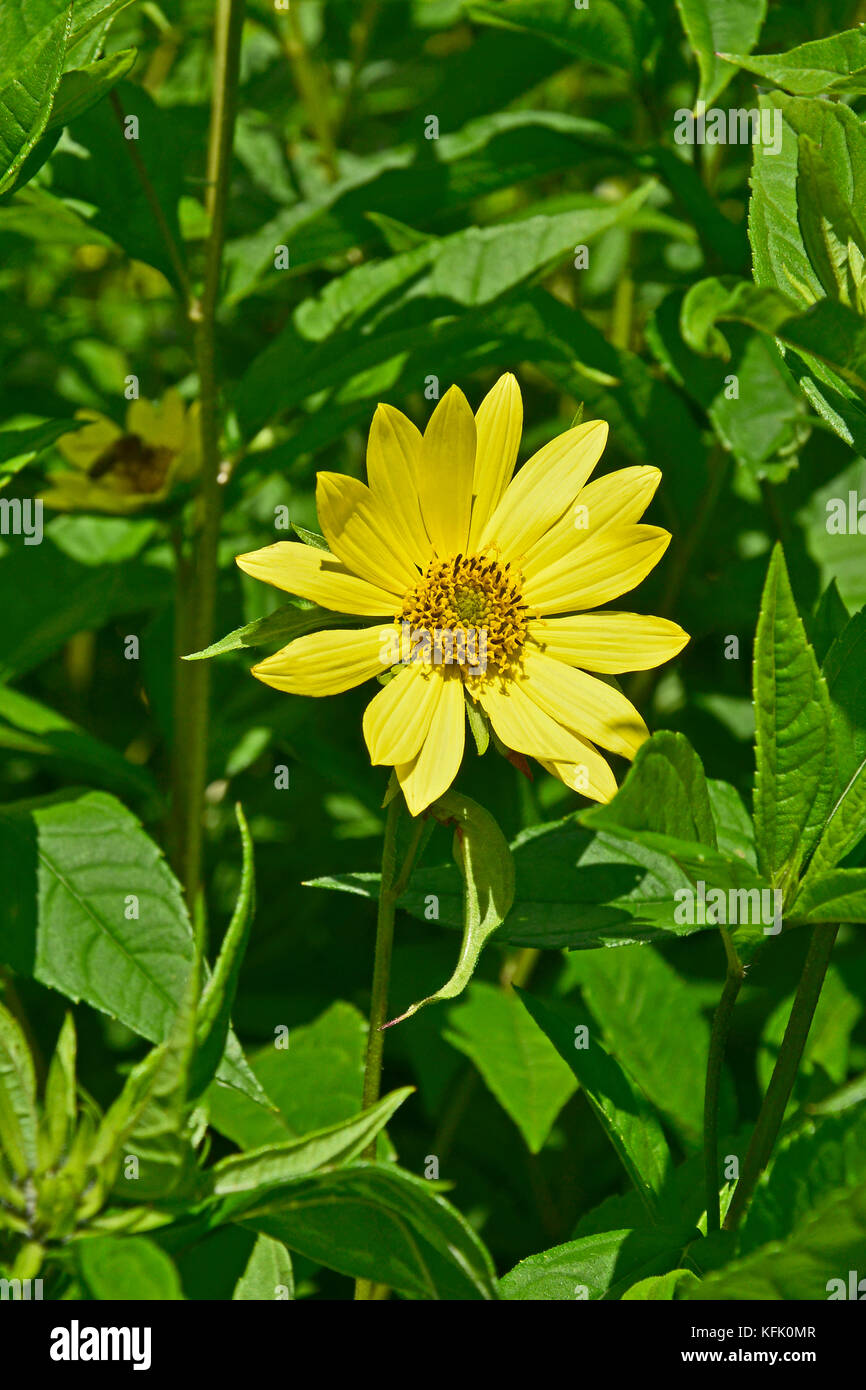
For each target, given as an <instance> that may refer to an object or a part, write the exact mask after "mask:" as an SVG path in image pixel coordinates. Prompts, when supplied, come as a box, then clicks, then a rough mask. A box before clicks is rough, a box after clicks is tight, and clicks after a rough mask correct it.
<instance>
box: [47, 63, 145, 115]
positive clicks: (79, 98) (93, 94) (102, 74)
mask: <svg viewBox="0 0 866 1390" xmlns="http://www.w3.org/2000/svg"><path fill="white" fill-rule="evenodd" d="M137 57H138V53H137V51H136V50H135V49H134V48H124V49H121V50H120V51H119V52H118V53H112V54H111V56H110V57H109V58H99V59H97V61H96V62H95V63H88V64H87V65H86V66H85V67H82V68H75V69H73V70H72V71H67V72H65V73H64V74H63V76H62V77H61V79H60V85H59V87H58V88H57V93H56V95H55V97H54V104H53V106H52V108H51V115H50V117H49V119H48V124H47V126H46V127H45V129H46V130H54V129H56V128H57V127H59V126H65V125H69V123H70V121H74V120H75V119H76V117H78V116H81V115H83V114H84V112H85V111H87V110H88V109H89V108H90V107H91V106H95V105H96V103H97V102H98V101H100V100H101V99H102V97H104V96H105V95H106V93H108V92H110V91H111V89H112V88H113V87H116V86H117V84H118V82H119V81H120V80H121V78H123V77H125V76H126V74H127V73H128V72H129V70H130V68H131V67H132V66H133V64H134V63H135V60H136V58H137Z"/></svg>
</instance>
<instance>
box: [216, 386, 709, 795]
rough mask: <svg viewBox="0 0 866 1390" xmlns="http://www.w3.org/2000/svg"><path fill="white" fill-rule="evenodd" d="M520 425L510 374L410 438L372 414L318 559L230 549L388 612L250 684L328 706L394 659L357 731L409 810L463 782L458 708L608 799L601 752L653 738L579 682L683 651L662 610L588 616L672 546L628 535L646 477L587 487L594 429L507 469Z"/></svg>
mask: <svg viewBox="0 0 866 1390" xmlns="http://www.w3.org/2000/svg"><path fill="white" fill-rule="evenodd" d="M522 420H523V408H522V402H521V398H520V390H519V388H518V385H517V382H516V381H515V379H514V377H513V376H511V375H506V376H503V377H501V378H500V380H499V381H498V382H497V383H496V385H495V386H494V387H493V389H492V391H490V393H489V394H488V395H487V397H486V398H485V400H484V401H483V402H482V404H481V407H480V409H479V411H478V413H477V415H475V416H473V414H472V411H471V409H470V407H469V404H468V402H467V401H466V398H465V396H464V395H463V393H462V392H461V391H459V390H458V389H457V388H456V387H452V388H451V390H450V391H449V392H448V393H447V395H445V396H444V397H443V398H442V400H441V401H440V402H439V404H438V405H437V407H436V409H435V410H434V412H433V415H432V416H431V418H430V421H429V423H428V425H427V429H426V431H425V433H424V435H423V436H422V435H421V434H420V433H419V431H418V430H417V429H416V428H415V426H414V425H413V424H412V423H411V422H410V421H409V420H407V419H406V417H405V416H404V415H402V414H401V413H400V412H399V411H398V410H395V409H393V408H392V407H391V406H387V405H380V406H379V407H378V409H377V411H376V414H375V416H374V419H373V424H372V428H371V430H370V440H369V446H368V450H367V476H368V480H369V486H365V485H364V484H363V483H361V482H359V481H358V480H357V479H355V478H349V477H344V476H343V475H341V474H337V473H320V474H319V475H318V482H317V490H316V503H317V508H318V513H319V520H320V524H321V527H322V531H323V532H324V535H325V538H326V540H327V542H328V546H329V550H319V549H315V548H313V547H311V546H307V545H304V544H301V543H293V542H288V543H287V542H280V543H278V544H276V545H270V546H266V547H265V548H264V549H263V550H257V551H254V552H252V553H251V554H248V555H240V556H238V560H237V563H238V564H239V565H240V567H241V569H243V570H245V571H246V572H247V573H248V574H251V575H253V576H254V577H255V578H257V579H263V580H266V581H267V582H268V583H270V584H275V585H276V586H277V587H278V588H280V589H285V590H288V592H289V593H292V594H295V595H298V596H299V597H302V598H307V599H312V600H314V601H315V602H316V603H319V604H320V605H322V606H323V607H325V608H329V609H332V610H335V611H336V612H339V613H351V614H357V615H358V616H359V617H367V618H380V619H382V622H381V623H380V624H376V625H374V626H367V627H363V628H361V629H360V630H358V631H345V630H343V631H333V632H328V631H325V632H317V633H313V634H310V635H308V636H304V637H299V638H298V639H297V640H296V641H294V642H291V643H290V644H289V645H288V646H287V647H285V648H284V649H283V650H282V651H279V652H277V653H276V654H275V655H274V656H271V657H268V658H267V659H266V660H265V661H262V662H260V663H259V664H258V665H257V666H254V667H253V675H255V676H257V677H258V679H259V680H261V681H264V682H265V683H266V684H267V685H271V686H274V687H275V688H276V689H277V690H285V691H289V692H291V693H293V694H299V695H333V694H337V693H338V692H339V691H343V690H348V689H349V688H350V687H352V686H355V685H358V684H360V683H361V682H362V681H364V680H367V679H369V678H370V677H372V676H375V675H377V674H380V673H382V671H383V670H386V669H388V668H391V667H392V666H394V667H396V669H397V671H398V674H397V675H396V676H395V677H394V678H393V679H391V680H390V681H388V683H387V684H386V685H385V686H384V689H382V690H380V691H379V693H378V694H377V695H375V696H374V698H373V699H372V700H371V702H370V704H369V705H368V707H367V710H366V712H365V715H364V736H365V738H366V741H367V746H368V748H369V751H370V757H371V759H372V761H373V763H377V764H379V763H381V764H386V765H387V764H390V765H392V766H393V767H394V769H395V771H396V774H397V778H398V779H399V782H400V785H401V787H402V790H403V793H404V795H405V798H406V803H407V805H408V807H409V810H410V811H411V813H412V814H413V815H418V814H419V813H420V812H421V811H423V810H424V809H425V807H427V806H429V805H430V804H431V802H433V801H435V800H436V799H437V798H438V797H439V796H441V795H442V794H443V793H444V792H445V791H447V789H448V787H449V786H450V785H451V783H452V782H453V780H454V778H455V776H456V775H457V771H458V768H459V767H460V762H461V759H462V756H463V748H464V738H465V722H466V715H465V702H466V701H467V700H469V701H472V702H474V703H475V704H476V705H477V706H480V707H481V709H482V710H483V711H484V712H485V714H486V715H487V717H488V718H489V721H490V724H491V725H492V727H493V730H494V731H495V733H496V735H497V736H498V738H499V740H500V741H501V742H502V743H503V744H505V745H506V746H507V748H509V749H512V750H514V751H515V752H517V753H523V754H529V755H531V756H532V757H534V758H536V759H537V760H538V761H539V762H540V763H541V764H542V766H543V767H545V768H547V769H548V771H550V772H552V773H553V774H554V775H555V776H557V777H559V778H560V779H561V780H562V781H563V782H565V783H566V785H568V786H570V787H572V788H574V789H575V790H579V791H581V792H583V793H584V794H585V795H586V796H588V797H592V798H594V799H595V800H598V801H607V800H609V799H610V797H612V796H613V794H614V792H615V791H616V781H615V779H614V776H613V773H612V772H611V770H610V767H609V766H608V764H607V762H606V760H605V758H604V757H603V756H602V754H601V753H600V752H599V751H598V750H599V748H603V749H607V750H608V751H610V752H612V753H619V754H622V755H624V756H625V757H627V758H630V757H633V756H634V753H635V752H636V750H637V749H638V748H639V746H640V744H641V743H642V742H643V740H644V739H645V738H646V737H647V736H648V731H647V728H646V725H645V724H644V722H643V720H642V719H641V716H640V715H639V714H638V712H637V710H636V709H635V708H634V706H633V705H632V704H630V702H629V701H628V700H627V699H626V698H625V696H624V695H622V694H621V693H620V692H619V691H618V690H617V689H615V688H614V687H613V686H612V685H611V684H609V683H607V682H606V681H604V680H599V679H598V675H597V674H595V675H594V674H590V673H591V672H595V673H598V674H601V675H606V674H615V673H618V672H622V671H632V670H644V669H647V668H649V667H651V666H657V665H659V664H661V663H662V662H663V661H667V660H669V659H670V658H671V657H673V656H675V655H676V653H677V652H679V651H680V650H681V648H682V647H683V646H684V645H685V643H686V642H687V641H688V636H687V634H686V633H685V632H683V630H682V628H680V627H678V626H677V625H676V624H675V623H672V622H668V621H667V620H665V619H663V618H652V617H644V616H642V615H640V614H636V613H615V612H608V611H605V612H601V613H591V612H588V611H587V610H589V609H591V608H595V607H597V606H598V605H599V604H602V603H607V602H608V601H609V600H611V599H614V598H617V597H618V596H619V595H620V594H624V593H626V592H627V591H628V590H629V589H632V588H634V586H635V585H636V584H639V583H640V581H641V580H642V579H643V578H644V576H645V575H646V574H647V573H648V572H649V571H650V570H651V569H652V567H653V565H655V564H656V562H657V561H658V560H659V559H660V557H661V555H662V554H663V552H664V550H665V549H666V547H667V544H668V542H669V540H670V535H669V533H668V532H667V531H662V530H660V529H659V528H658V527H656V526H643V525H639V524H638V519H639V517H640V516H642V514H643V512H644V510H645V509H646V507H647V506H648V504H649V502H650V499H651V497H652V495H653V493H654V491H655V489H656V487H657V486H658V482H659V479H660V477H661V474H660V472H659V470H658V469H657V468H650V467H633V468H624V469H621V470H620V471H618V472H615V473H611V474H608V475H607V476H606V477H602V478H598V479H596V480H595V481H594V482H589V477H590V474H591V473H592V470H593V468H594V467H595V465H596V463H597V462H598V460H599V458H600V457H601V454H602V451H603V449H604V445H605V441H606V439H607V425H606V424H605V423H604V422H603V421H601V420H593V421H590V422H589V423H587V424H581V425H577V426H576V427H575V428H573V429H570V430H567V431H566V432H565V433H564V434H562V435H560V436H559V437H558V438H556V439H554V440H552V441H551V442H550V443H549V444H546V445H545V446H544V448H542V449H540V450H539V451H538V453H536V454H535V455H533V457H532V458H531V459H530V460H529V462H528V463H526V464H524V466H523V467H522V468H521V469H520V470H519V472H518V473H517V474H516V476H514V477H512V474H513V472H514V465H515V462H516V459H517V450H518V446H519V443H520V434H521V427H522ZM437 634H438V644H437ZM446 635H447V636H448V638H449V642H448V644H447V655H445V656H444V657H443V656H442V653H443V652H444V651H446V644H445V641H444V638H445V636H446ZM473 639H474V640H473ZM455 651H457V653H458V656H457V658H456V659H455V655H454V653H455ZM482 656H483V659H482ZM461 658H462V659H461Z"/></svg>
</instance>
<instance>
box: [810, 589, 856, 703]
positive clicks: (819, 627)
mask: <svg viewBox="0 0 866 1390" xmlns="http://www.w3.org/2000/svg"><path fill="white" fill-rule="evenodd" d="M850 620H851V615H850V613H849V612H848V609H847V607H846V605H845V603H844V602H843V600H842V595H841V594H840V593H839V586H838V584H837V583H836V580H835V579H831V580H830V583H829V584H828V585H827V587H826V589H825V590H824V592H823V594H822V595H821V599H820V601H819V603H818V608H817V611H816V613H815V619H814V622H813V624H812V633H811V636H812V646H813V647H814V649H815V656H816V657H817V659H818V661H819V662H820V663H821V665H822V666H823V665H824V661H825V658H826V656H827V653H828V652H829V650H830V648H831V647H832V645H833V643H834V642H835V641H836V638H837V637H841V635H842V633H843V632H844V631H845V628H846V627H847V626H848V623H849V622H850ZM831 699H832V695H831Z"/></svg>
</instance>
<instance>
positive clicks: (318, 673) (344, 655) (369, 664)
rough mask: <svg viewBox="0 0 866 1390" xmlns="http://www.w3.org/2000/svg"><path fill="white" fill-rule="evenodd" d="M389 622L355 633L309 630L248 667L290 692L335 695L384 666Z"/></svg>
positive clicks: (269, 681) (349, 688) (274, 684)
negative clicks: (271, 654)
mask: <svg viewBox="0 0 866 1390" xmlns="http://www.w3.org/2000/svg"><path fill="white" fill-rule="evenodd" d="M393 631H394V625H393V623H387V624H385V625H384V626H380V625H378V624H377V625H376V627H367V628H362V629H361V630H360V631H359V632H354V631H353V632H338V631H328V632H310V633H307V635H306V636H304V637H298V638H296V639H295V641H294V642H290V643H289V645H288V646H287V647H283V649H282V651H279V652H274V654H273V656H268V657H266V658H265V660H264V661H260V662H259V663H258V665H256V666H254V667H253V668H252V671H253V675H254V676H256V677H258V679H259V680H260V681H264V683H265V685H272V686H273V687H274V689H275V690H285V691H286V692H287V693H288V694H290V695H339V694H340V693H341V691H343V690H351V688H352V686H354V685H360V684H361V682H362V681H366V680H369V679H370V677H371V676H378V675H380V674H381V672H382V671H383V670H384V669H386V666H385V663H383V659H382V657H383V651H384V653H385V662H387V651H388V639H389V638H390V635H391V633H392V632H393Z"/></svg>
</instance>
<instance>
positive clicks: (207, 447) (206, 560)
mask: <svg viewBox="0 0 866 1390" xmlns="http://www.w3.org/2000/svg"><path fill="white" fill-rule="evenodd" d="M243 20H244V0H218V3H217V8H216V20H215V27H214V85H213V95H212V99H211V119H210V132H209V137H208V160H207V200H206V205H207V212H208V216H209V219H210V232H209V236H208V241H207V247H206V252H205V268H204V285H203V289H202V294H201V298H200V299H199V300H196V301H194V302H193V304H192V305H191V307H190V319H191V321H192V325H193V330H194V343H195V359H196V366H197V368H198V377H199V401H200V406H199V409H200V415H199V430H200V449H201V487H200V492H199V496H198V513H197V519H196V521H197V531H196V536H195V541H194V552H193V573H192V583H191V586H190V591H189V610H188V627H186V629H185V636H187V637H188V640H189V642H190V643H191V645H192V649H193V650H199V649H200V648H202V647H205V646H207V644H208V642H209V641H210V640H211V636H212V632H213V617H214V608H215V603H216V583H217V546H218V542H219V531H220V519H221V514H222V485H221V482H220V452H219V449H220V403H219V387H218V381H217V370H216V341H215V340H216V310H217V302H218V298H219V289H220V275H221V271H222V255H223V243H224V240H225V220H226V206H227V202H228V187H229V175H230V166H231V155H232V146H233V143H234V125H235V105H236V98H237V85H238V69H239V65H240V45H241V29H242V27H243ZM177 680H178V681H179V682H180V691H179V698H178V701H177V706H176V707H177V708H178V709H179V710H180V711H182V719H181V723H180V727H178V728H177V729H176V730H175V738H176V739H177V740H179V741H182V742H183V744H184V756H183V760H182V761H183V767H184V778H185V782H184V785H183V787H181V788H176V789H175V790H176V793H177V792H179V793H180V797H181V815H180V823H181V825H182V833H181V841H180V846H179V850H178V866H179V872H180V875H181V878H182V881H183V884H184V887H185V889H186V894H187V901H188V903H189V904H190V907H191V908H192V907H193V905H194V904H195V901H196V898H197V896H198V892H199V888H200V885H201V861H202V801H203V798H204V789H205V781H206V776H207V745H208V716H209V695H210V670H209V666H208V663H207V662H206V661H196V662H192V663H190V664H188V665H187V664H185V663H179V665H178V670H177Z"/></svg>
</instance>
